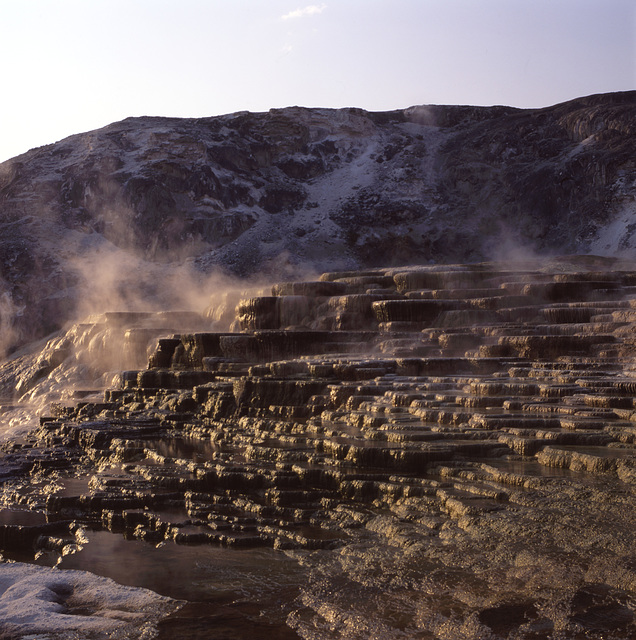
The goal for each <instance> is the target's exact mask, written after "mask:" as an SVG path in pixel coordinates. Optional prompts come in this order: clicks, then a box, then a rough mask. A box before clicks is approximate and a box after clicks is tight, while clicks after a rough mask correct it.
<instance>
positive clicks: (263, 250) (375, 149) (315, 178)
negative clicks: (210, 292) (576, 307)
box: [0, 92, 636, 349]
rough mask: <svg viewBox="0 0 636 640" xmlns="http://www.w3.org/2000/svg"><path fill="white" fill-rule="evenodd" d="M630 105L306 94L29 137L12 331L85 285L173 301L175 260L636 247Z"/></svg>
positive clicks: (417, 257) (33, 328)
mask: <svg viewBox="0 0 636 640" xmlns="http://www.w3.org/2000/svg"><path fill="white" fill-rule="evenodd" d="M635 122H636V92H627V93H619V94H607V95H599V96H591V97H588V98H581V99H579V100H574V101H571V102H568V103H564V104H562V105H557V106H555V107H549V108H546V109H538V110H518V109H513V108H508V107H491V108H477V107H451V106H425V107H411V108H409V109H405V110H398V111H393V112H386V113H370V112H366V111H363V110H361V109H340V110H328V109H305V108H299V107H292V108H288V109H278V110H272V111H270V112H268V113H248V112H242V113H235V114H231V115H227V116H221V117H214V118H202V119H170V118H153V117H144V118H129V119H127V120H124V121H122V122H119V123H115V124H112V125H110V126H108V127H105V128H103V129H100V130H97V131H92V132H89V133H84V134H80V135H76V136H72V137H70V138H67V139H66V140H63V141H61V142H58V143H56V144H54V145H49V146H46V147H41V148H39V149H34V150H32V151H30V152H28V153H26V154H24V155H22V156H19V157H17V158H15V159H13V160H10V161H7V162H5V163H3V164H2V165H0V263H1V264H2V274H1V276H2V279H1V280H0V285H1V286H2V291H1V293H2V294H3V296H4V297H3V298H2V304H0V323H1V324H2V325H3V326H4V330H3V335H4V336H5V337H4V340H3V343H4V344H2V345H0V346H1V347H3V348H4V349H7V348H9V349H10V348H12V347H14V346H15V345H16V344H20V343H22V342H25V341H27V340H29V339H32V338H34V337H40V336H43V335H46V333H47V332H49V331H52V330H55V329H57V328H59V327H60V326H61V324H63V323H64V322H65V321H68V320H69V319H71V318H74V317H75V309H76V307H77V305H78V302H82V301H85V299H86V297H87V296H88V297H91V296H92V297H93V298H95V302H96V303H98V302H99V300H100V299H101V298H109V299H110V300H109V302H110V303H111V304H110V305H109V308H112V300H113V298H114V299H116V300H119V301H122V305H121V306H127V307H129V306H130V303H131V301H132V300H139V299H143V300H146V301H154V302H157V303H158V304H159V306H160V308H165V306H166V301H167V299H174V298H175V289H174V288H172V287H169V286H168V285H167V284H166V281H167V277H166V276H165V274H166V273H169V272H173V271H174V267H175V265H181V266H183V265H186V266H187V271H188V272H189V274H190V275H192V274H194V276H193V277H192V279H193V280H194V281H196V280H197V277H198V275H197V274H201V273H209V272H210V271H211V270H213V269H216V268H221V269H223V270H226V271H228V272H231V273H234V274H237V275H239V276H242V277H244V276H248V275H252V274H254V273H256V272H259V271H269V272H270V273H274V274H278V275H280V274H284V273H285V270H288V271H289V270H290V269H291V270H293V271H296V272H298V270H299V269H300V265H303V267H304V268H311V269H314V270H316V271H317V272H320V271H324V270H326V269H334V268H360V267H370V266H380V265H382V266H391V265H399V264H408V263H411V264H412V263H420V264H421V263H427V262H429V261H435V262H449V261H460V260H469V261H470V260H479V259H484V258H491V257H502V255H503V256H504V257H507V256H506V254H513V255H514V254H515V253H518V252H519V251H520V249H521V248H523V250H524V251H528V250H529V251H537V252H557V251H558V252H574V251H578V252H586V251H593V252H596V253H606V254H616V253H620V252H623V253H632V252H633V251H634V248H635V247H636V238H633V230H634V229H635V228H636V226H635V225H636V205H635V203H634V196H635V194H636V186H635V181H634V175H635V172H634V152H633V149H634V148H635V146H634V140H635V130H636V124H635ZM184 277H185V276H184ZM188 277H190V276H188ZM96 283H98V284H96ZM200 286H202V285H200ZM113 290H114V291H113ZM177 290H178V287H177ZM123 302H127V303H128V305H124V304H123ZM137 304H139V303H137Z"/></svg>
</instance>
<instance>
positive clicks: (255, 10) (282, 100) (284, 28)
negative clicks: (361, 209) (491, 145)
mask: <svg viewBox="0 0 636 640" xmlns="http://www.w3.org/2000/svg"><path fill="white" fill-rule="evenodd" d="M0 55H1V60H2V75H1V81H2V94H1V96H2V97H1V99H0V161H3V160H5V159H7V158H10V157H13V156H15V155H18V154H20V153H23V152H25V151H27V150H28V149H30V148H32V147H35V146H39V145H43V144H48V143H51V142H55V141H57V140H59V139H61V138H64V137H66V136H68V135H72V134H74V133H80V132H82V131H87V130H90V129H95V128H98V127H102V126H105V125H107V124H109V123H111V122H114V121H117V120H121V119H123V118H126V117H128V116H141V115H162V116H179V117H190V116H193V117H201V116H212V115H219V114H223V113H229V112H233V111H240V110H250V111H267V110H268V109H270V108H272V107H284V106H289V105H302V106H324V107H344V106H356V107H362V108H364V109H369V110H385V109H398V108H405V107H408V106H411V105H414V104H478V105H492V104H507V105H512V106H517V107H541V106H548V105H551V104H555V103H557V102H562V101H565V100H569V99H571V98H575V97H579V96H582V95H589V94H592V93H602V92H607V91H624V90H629V89H635V88H636V2H635V1H634V0H325V1H324V2H322V1H321V0H317V1H315V2H314V0H309V1H308V2H304V1H303V0H0Z"/></svg>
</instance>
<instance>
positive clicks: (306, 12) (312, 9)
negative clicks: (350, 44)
mask: <svg viewBox="0 0 636 640" xmlns="http://www.w3.org/2000/svg"><path fill="white" fill-rule="evenodd" d="M326 8H327V5H326V4H321V5H317V4H310V5H309V6H307V7H304V8H303V9H296V10H295V11H290V12H289V13H286V14H285V15H284V16H281V19H282V20H291V19H292V18H306V17H307V16H317V15H318V14H320V13H322V12H323V11H324V10H325V9H326Z"/></svg>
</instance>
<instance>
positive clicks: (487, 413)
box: [0, 256, 636, 640]
mask: <svg viewBox="0 0 636 640" xmlns="http://www.w3.org/2000/svg"><path fill="white" fill-rule="evenodd" d="M125 320H126V322H128V323H129V324H130V326H131V327H134V326H136V325H137V326H138V327H143V326H147V325H148V322H149V320H150V319H149V316H147V315H144V316H141V315H140V316H135V315H134V314H131V315H130V316H128V317H126V318H125ZM106 321H107V320H103V322H106ZM110 321H111V322H112V321H114V320H113V318H112V317H111V318H110ZM118 321H122V318H121V317H120V318H118ZM635 322H636V268H633V267H630V266H629V265H624V264H621V263H619V262H617V261H615V260H609V259H599V258H594V257H589V256H588V257H570V258H561V259H553V260H544V261H532V262H527V263H515V264H498V263H482V264H470V265H445V266H427V267H411V268H407V267H401V268H393V269H371V270H367V271H359V272H340V273H326V274H323V275H322V277H321V278H320V279H319V280H316V281H311V282H286V283H280V284H277V285H274V286H273V287H272V290H271V293H270V295H266V296H259V297H254V298H249V299H245V300H243V301H241V302H240V303H239V305H238V307H237V311H236V320H235V323H234V329H235V330H234V331H231V332H217V333H213V332H205V331H199V332H194V333H185V332H182V333H176V334H170V335H165V336H163V337H161V338H160V339H159V340H158V341H155V343H154V344H155V347H154V350H153V351H152V353H151V354H150V357H149V363H148V367H147V368H146V369H142V370H131V371H124V372H122V373H121V375H120V376H119V384H118V385H117V386H115V387H114V388H109V389H107V390H106V391H105V392H104V393H103V397H101V396H100V397H99V398H96V396H95V394H94V393H93V392H92V391H91V390H84V391H82V390H77V391H76V396H77V397H80V396H81V395H85V396H86V397H85V398H84V399H83V400H82V401H78V402H77V403H75V404H68V405H64V406H62V405H57V406H55V407H53V408H52V411H51V415H50V416H49V417H45V418H43V419H42V420H41V425H40V427H39V428H38V429H36V430H35V431H33V432H31V433H30V434H29V436H28V437H27V438H25V439H24V440H21V441H18V442H13V443H11V444H9V445H7V446H6V447H5V448H6V451H5V454H4V463H5V468H6V469H10V470H11V477H12V478H13V479H12V480H11V481H9V482H7V483H6V484H5V488H4V494H3V496H4V502H5V509H4V511H3V512H2V514H4V517H3V520H2V522H3V523H4V524H2V525H0V542H1V547H2V549H3V550H4V553H5V554H7V555H9V556H11V555H12V554H13V555H14V556H20V557H22V556H24V555H27V556H28V555H29V554H33V553H36V554H39V557H48V558H55V557H56V555H59V556H61V555H62V554H63V553H64V549H68V545H70V544H71V545H72V544H75V543H76V542H77V541H76V536H77V532H78V531H80V530H95V529H97V530H100V529H101V530H109V531H111V532H115V533H121V534H123V535H125V536H126V537H128V538H135V539H139V540H143V541H146V542H147V543H149V544H154V545H156V544H159V543H164V542H165V543H168V544H175V543H176V544H187V545H220V546H223V547H228V551H227V552H228V553H232V552H233V550H234V549H239V548H250V547H266V548H270V549H275V550H280V553H281V554H282V553H285V554H287V555H288V556H289V557H291V558H293V559H294V561H295V562H298V563H299V564H300V565H301V566H302V567H303V571H306V575H307V582H306V585H305V586H300V587H299V588H298V590H297V592H296V593H295V600H294V602H293V603H292V604H291V605H289V604H288V607H289V608H288V609H287V612H286V614H285V615H286V624H287V626H288V627H289V628H290V629H291V630H294V632H295V633H297V634H298V636H299V637H302V638H341V637H346V638H371V637H373V638H380V637H382V638H398V637H399V638H430V639H433V638H440V639H442V638H448V639H450V638H460V637H461V638H517V639H521V638H527V639H530V638H532V639H537V640H538V639H540V638H546V639H547V638H600V637H603V638H618V639H622V638H624V639H627V638H634V637H635V636H636V619H635V617H634V602H635V600H634V598H635V597H636V556H635V555H634V548H635V546H634V542H635V536H634V532H635V531H636V509H635V506H636V500H635V494H634V490H635V488H636V457H635V453H636V404H635V402H634V396H635V392H636V365H634V355H635V353H636V333H635V332H634V327H635V324H634V323H635ZM155 334H156V332H154V333H153V331H151V330H148V331H147V333H146V334H144V333H143V331H138V333H137V335H144V336H146V337H149V336H152V335H155ZM155 337H156V336H155ZM37 513H44V514H45V515H46V518H45V520H46V522H44V521H43V522H41V523H40V522H36V520H37V518H35V515H36V514H37ZM7 514H10V515H11V519H10V518H9V517H8V515H7ZM20 514H22V515H20ZM21 518H22V519H21ZM34 522H36V523H35V524H34ZM89 544H90V543H89ZM20 554H21V555H20ZM281 637H282V636H281Z"/></svg>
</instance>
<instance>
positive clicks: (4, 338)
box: [0, 279, 22, 360]
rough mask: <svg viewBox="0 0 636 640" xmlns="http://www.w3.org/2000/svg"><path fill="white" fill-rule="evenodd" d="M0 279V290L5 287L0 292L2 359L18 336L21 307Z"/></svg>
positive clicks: (0, 354) (0, 357) (0, 352)
mask: <svg viewBox="0 0 636 640" xmlns="http://www.w3.org/2000/svg"><path fill="white" fill-rule="evenodd" d="M6 288H7V287H6V286H5V284H4V282H3V281H2V279H0V290H2V289H5V291H4V292H3V293H1V294H0V360H1V359H4V358H5V357H6V355H7V353H8V352H9V350H10V349H11V347H12V346H13V345H15V343H16V342H17V341H18V339H19V338H20V332H19V329H18V326H17V318H18V317H19V316H20V313H21V312H22V309H21V308H19V307H18V306H17V305H16V304H15V303H14V302H13V298H12V297H11V294H10V293H9V291H7V290H6Z"/></svg>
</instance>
